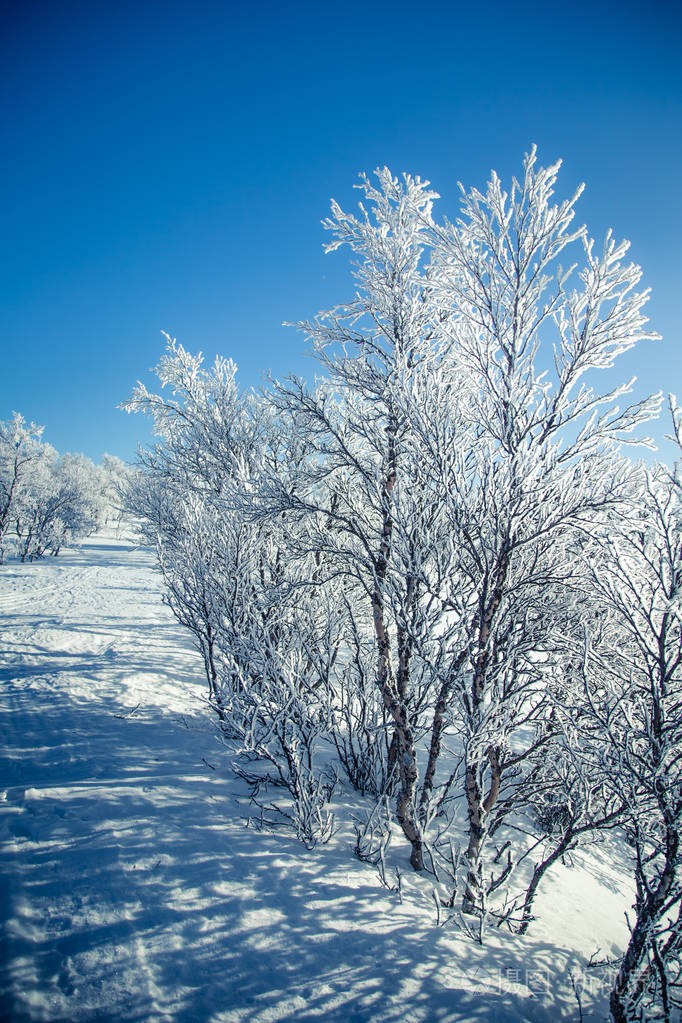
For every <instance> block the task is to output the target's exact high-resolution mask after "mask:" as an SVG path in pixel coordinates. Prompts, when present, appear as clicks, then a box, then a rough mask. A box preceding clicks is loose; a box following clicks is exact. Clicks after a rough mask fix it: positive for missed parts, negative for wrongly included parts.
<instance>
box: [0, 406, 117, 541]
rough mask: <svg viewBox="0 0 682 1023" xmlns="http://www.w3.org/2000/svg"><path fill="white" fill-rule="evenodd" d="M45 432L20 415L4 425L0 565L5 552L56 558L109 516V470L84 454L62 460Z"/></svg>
mask: <svg viewBox="0 0 682 1023" xmlns="http://www.w3.org/2000/svg"><path fill="white" fill-rule="evenodd" d="M42 432H43V427H37V426H35V424H33V423H31V424H30V425H27V424H26V422H25V421H24V419H23V416H20V415H19V414H17V413H15V415H14V417H13V419H12V420H11V421H10V422H6V423H0V561H1V560H2V557H3V555H4V552H5V550H6V549H10V550H11V551H13V552H16V553H17V554H18V555H19V556H20V557H21V560H22V561H26V560H29V561H32V560H33V559H34V558H39V557H42V556H43V554H45V553H50V554H54V555H56V554H58V553H59V551H60V550H61V548H62V547H63V546H64V545H65V544H69V543H72V542H73V541H75V540H77V539H79V538H82V537H85V536H88V535H89V534H91V533H92V532H94V531H95V530H96V529H97V528H98V527H99V526H101V525H102V524H103V523H104V522H105V521H106V518H107V515H108V509H109V500H110V494H109V493H108V491H110V490H111V483H110V474H109V473H108V472H107V470H105V469H102V468H100V467H98V466H95V465H94V464H93V463H92V462H91V461H90V459H88V458H85V456H83V455H72V454H66V455H62V456H61V457H60V456H59V454H58V453H57V451H55V449H54V448H53V447H52V446H51V445H49V444H46V443H45V442H44V441H43V440H42ZM117 461H118V460H117ZM121 465H122V463H121Z"/></svg>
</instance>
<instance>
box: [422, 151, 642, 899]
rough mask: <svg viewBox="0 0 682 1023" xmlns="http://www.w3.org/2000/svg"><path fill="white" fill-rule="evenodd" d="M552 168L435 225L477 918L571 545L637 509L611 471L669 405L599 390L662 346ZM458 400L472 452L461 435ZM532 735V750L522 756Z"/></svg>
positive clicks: (427, 383)
mask: <svg viewBox="0 0 682 1023" xmlns="http://www.w3.org/2000/svg"><path fill="white" fill-rule="evenodd" d="M559 166H560V165H559V164H558V163H557V164H555V165H553V166H551V167H548V168H539V167H537V165H536V153H535V150H534V149H533V150H532V151H531V153H530V154H529V155H528V156H527V158H526V160H525V163H524V173H523V177H522V179H521V181H520V182H517V181H516V180H514V181H513V182H512V186H511V189H510V190H509V191H508V192H507V191H505V190H504V189H503V187H502V184H501V182H500V181H499V179H498V177H497V176H496V175H495V174H493V175H492V178H491V180H490V182H489V184H488V187H487V190H486V191H485V193H481V192H479V191H478V190H476V189H473V190H471V191H469V192H465V191H464V190H462V214H461V217H460V218H459V219H458V220H457V221H456V222H455V223H454V224H450V223H445V224H444V225H438V224H436V223H431V224H430V226H429V235H428V237H429V240H430V242H431V244H432V246H433V249H434V253H435V255H434V270H433V273H432V277H431V282H432V286H433V287H434V288H435V289H436V295H437V305H438V307H439V308H440V309H444V310H448V315H445V316H443V317H442V321H441V324H442V326H441V329H442V330H443V332H444V333H445V335H446V337H447V338H448V340H449V345H448V348H447V350H448V353H449V358H448V361H446V362H445V363H444V366H443V368H444V372H443V373H441V375H440V376H439V377H436V378H434V377H430V378H425V379H424V380H422V381H421V385H420V390H419V393H418V396H417V398H418V400H416V401H415V402H413V409H414V412H413V419H414V420H415V421H416V420H419V421H420V422H421V427H420V430H419V433H420V444H421V446H422V448H427V449H428V450H429V452H430V455H429V458H428V464H429V465H430V467H431V468H432V471H433V473H434V477H433V481H434V482H433V486H434V488H435V489H436V490H437V491H438V493H439V494H440V495H441V500H442V501H443V504H444V509H445V514H446V516H447V521H448V524H449V532H450V534H451V536H452V555H451V558H450V562H451V567H449V568H448V571H447V572H442V573H441V575H440V579H439V586H438V599H439V600H440V601H441V602H442V606H443V609H444V611H446V612H447V613H448V615H450V616H451V617H453V618H454V619H455V620H457V621H458V632H457V636H456V641H455V642H454V643H453V645H452V646H451V650H450V657H449V666H448V668H447V669H446V670H444V671H443V670H441V683H440V686H441V688H440V692H439V700H440V702H441V705H443V706H452V707H453V708H454V710H453V711H452V714H454V718H452V720H454V722H455V724H456V727H457V728H458V729H459V730H460V731H461V734H462V737H463V745H464V794H465V798H466V806H467V818H468V840H467V847H466V856H465V860H466V864H467V879H466V886H465V894H464V900H463V908H464V909H465V911H467V912H473V913H481V912H483V910H484V906H485V900H486V893H487V892H488V891H490V890H491V887H494V886H495V885H496V883H497V882H496V881H495V879H493V878H490V875H489V871H488V867H487V864H486V853H485V848H486V845H487V844H488V843H489V841H490V837H491V829H493V828H497V827H499V823H500V821H499V813H498V812H499V811H500V810H504V812H510V811H511V810H512V808H513V800H512V799H510V797H509V793H508V792H507V794H506V798H505V800H504V801H503V802H501V794H502V793H503V791H504V788H505V784H506V779H509V778H511V777H512V776H513V774H514V773H516V774H518V772H519V769H522V768H523V763H524V760H525V759H526V758H527V757H528V756H529V754H530V753H531V752H532V750H533V749H534V748H535V742H536V741H540V742H544V741H545V739H544V738H543V736H542V727H540V728H539V733H538V732H537V730H536V731H535V732H533V729H532V727H531V728H529V726H539V725H540V724H541V722H542V720H543V719H546V716H547V715H546V709H547V702H546V699H545V693H546V685H547V679H548V678H549V677H551V675H552V674H553V673H556V672H557V671H560V670H561V666H560V663H559V661H558V659H557V656H556V650H557V639H558V633H557V630H556V628H555V625H556V623H557V622H558V621H560V619H561V615H562V609H561V605H562V601H564V600H565V598H566V594H567V593H568V592H569V590H570V584H571V581H572V579H573V577H574V574H575V561H574V559H573V549H572V543H573V542H574V539H575V537H576V536H577V535H579V534H581V533H582V532H585V531H587V532H590V531H592V530H594V529H595V528H596V525H597V523H598V521H599V519H600V516H602V515H603V514H605V513H606V512H607V511H608V510H609V509H612V508H614V507H616V506H618V504H619V502H621V501H624V500H626V499H627V493H628V488H627V471H626V470H623V469H618V468H614V464H613V454H614V452H615V450H616V449H617V447H618V445H619V443H620V442H622V441H623V440H624V439H625V440H628V439H632V434H633V431H634V430H636V428H637V427H638V426H639V425H640V424H642V423H643V422H645V421H646V420H647V419H648V418H651V417H652V416H653V415H655V414H656V411H657V408H658V404H659V399H658V398H653V399H647V400H645V401H643V402H641V403H637V404H633V405H630V406H626V407H625V408H624V409H621V407H620V405H621V402H622V400H623V398H624V397H625V396H626V395H627V394H628V392H629V390H630V388H631V385H632V381H631V382H630V383H629V384H624V385H623V386H619V387H616V388H615V389H613V390H609V391H603V390H599V389H598V388H597V387H596V386H595V373H596V372H597V371H599V370H605V369H610V368H611V367H612V366H613V365H614V363H615V362H616V360H617V359H618V358H619V356H621V355H622V354H624V353H625V352H627V351H628V350H629V349H630V348H632V346H633V345H635V344H636V343H637V342H639V341H641V340H643V339H646V338H652V337H655V336H656V335H654V334H653V333H652V332H651V331H649V330H648V329H647V327H646V319H645V317H644V315H643V306H644V304H645V302H646V300H647V292H646V291H637V290H636V288H637V284H638V282H639V280H640V276H641V271H640V269H639V267H637V266H636V265H634V264H632V263H627V262H625V255H626V253H627V248H628V244H627V243H626V242H623V243H616V242H615V241H614V239H613V237H612V236H611V234H610V233H609V234H608V235H607V237H606V240H605V242H604V246H603V248H602V251H601V254H597V251H596V249H595V244H594V242H593V241H592V240H591V239H590V238H589V237H588V235H587V233H586V231H585V229H584V228H577V229H576V228H574V227H573V219H574V208H575V204H576V202H577V200H578V198H579V196H580V193H581V189H579V190H578V191H577V192H576V193H575V195H574V196H573V197H572V198H570V199H568V200H564V201H561V202H558V203H554V201H553V192H554V186H555V183H556V179H557V175H558V171H559ZM462 380H464V381H466V385H465V387H464V388H462V386H461V381H462ZM456 384H457V385H458V386H456ZM458 394H459V395H462V394H463V395H465V396H466V400H465V402H464V403H461V404H460V407H461V409H462V415H464V417H465V418H466V419H467V421H468V424H469V441H468V443H467V446H466V450H465V452H464V453H462V451H461V449H460V448H458V446H457V444H456V439H455V438H454V437H453V436H452V428H451V421H452V420H451V411H450V409H451V405H452V400H453V395H454V396H455V398H456V396H457V395H458ZM420 410H421V416H419V413H420ZM453 565H454V566H455V570H454V571H453V567H452V566H453ZM453 639H454V637H453ZM444 720H445V719H443V721H441V722H439V723H438V726H437V729H436V731H442V729H443V727H444ZM529 732H533V734H534V735H536V736H537V735H539V738H537V739H534V740H533V741H532V742H531V744H530V745H528V740H527V739H526V740H524V738H523V735H524V734H526V735H528V734H529ZM435 738H436V736H435V733H434V740H435Z"/></svg>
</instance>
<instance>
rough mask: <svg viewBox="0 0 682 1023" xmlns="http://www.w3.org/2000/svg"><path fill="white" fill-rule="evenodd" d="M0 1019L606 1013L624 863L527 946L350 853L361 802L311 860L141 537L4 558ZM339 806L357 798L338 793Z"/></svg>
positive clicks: (583, 879)
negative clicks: (220, 731) (220, 715)
mask: <svg viewBox="0 0 682 1023" xmlns="http://www.w3.org/2000/svg"><path fill="white" fill-rule="evenodd" d="M0 637H1V638H0V647H1V648H0V711H1V713H2V718H1V720H2V732H1V736H2V749H1V751H0V843H1V844H0V871H1V874H2V882H1V883H2V891H1V895H0V900H1V902H0V915H1V925H2V930H3V934H2V938H3V953H2V964H1V969H2V976H1V978H0V981H1V988H2V989H1V990H0V1018H1V1019H2V1020H8V1021H10V1020H11V1021H12V1023H21V1021H28V1020H31V1021H38V1020H49V1021H55V1023H56V1021H59V1023H67V1021H68V1023H77V1021H86V1020H87V1021H92V1023H94V1021H108V1020H111V1021H117V1020H125V1021H131V1023H132V1021H135V1023H141V1021H152V1020H153V1021H162V1020H163V1021H165V1020H174V1021H175V1020H177V1021H182V1023H265V1021H274V1020H287V1019H292V1020H302V1021H311V1020H324V1021H326V1020H331V1021H339V1023H341V1021H344V1023H345V1021H355V1023H362V1021H367V1023H369V1021H377V1023H388V1021H396V1023H397V1021H404V1023H418V1021H419V1023H431V1021H434V1023H435V1021H438V1023H441V1021H442V1023H445V1021H453V1023H454V1021H461V1023H464V1021H477V1020H490V1021H505V1023H511V1021H523V1020H527V1021H536V1023H541V1021H542V1023H550V1021H552V1023H553V1021H556V1020H563V1019H566V1020H576V1021H577V1020H578V1019H579V1007H578V1000H577V998H576V995H575V992H574V990H573V985H574V983H575V986H576V987H577V988H578V990H579V991H580V999H581V1004H582V1018H583V1019H584V1020H590V1019H591V1020H601V1019H604V1018H605V1016H606V1012H607V1000H606V992H607V990H608V980H609V977H608V973H607V975H606V976H604V974H603V972H602V973H598V972H595V971H594V970H589V969H586V961H587V960H588V959H589V957H590V955H591V954H592V953H593V952H596V951H597V949H599V950H600V951H599V956H600V957H604V956H609V955H612V954H614V953H615V952H617V951H618V950H619V949H620V948H622V947H623V944H624V942H625V940H626V925H625V920H624V910H625V909H627V908H628V903H629V902H630V899H629V897H628V891H629V885H628V883H627V878H626V875H625V872H626V867H625V866H624V865H623V864H619V863H618V862H617V861H616V860H615V859H614V858H613V857H611V856H607V855H606V853H605V850H604V848H602V850H601V851H599V850H595V851H593V852H592V853H591V854H590V855H589V856H583V857H582V858H581V859H580V860H579V861H576V863H575V865H574V866H573V868H572V869H565V868H561V869H559V870H557V871H556V872H555V874H554V875H552V876H551V877H550V879H549V880H548V883H547V886H546V888H545V891H544V893H543V894H542V896H541V897H540V898H539V899H538V903H537V911H538V921H537V923H536V925H535V929H534V931H533V932H532V933H531V934H529V935H528V936H527V937H526V938H523V939H522V938H519V937H516V936H513V935H509V934H506V933H505V934H500V933H498V932H492V933H490V934H489V936H488V939H487V941H486V944H485V945H484V946H483V947H480V946H478V945H476V944H475V943H473V942H472V941H471V940H470V939H468V938H467V937H465V936H464V935H463V934H462V933H461V931H458V930H457V928H456V927H455V926H454V925H453V924H450V925H447V926H444V927H438V926H437V925H436V913H435V905H434V902H433V898H432V889H431V885H430V882H429V880H428V879H423V878H421V879H420V878H416V877H415V876H414V875H413V874H410V871H409V866H408V864H407V854H406V848H405V847H401V846H400V845H399V844H397V843H394V844H393V846H391V847H390V849H389V871H388V875H389V878H390V877H391V876H392V875H391V871H392V870H393V868H394V867H395V866H396V865H397V866H400V867H401V869H402V870H403V871H404V880H403V892H402V901H401V900H400V899H399V897H398V894H397V893H396V892H394V891H389V890H387V889H386V888H385V887H382V886H381V884H380V882H379V878H378V875H377V872H376V870H375V869H374V868H373V867H371V866H370V865H368V864H364V863H360V862H359V861H358V860H356V859H355V858H354V857H353V854H352V839H353V833H352V829H351V828H350V826H349V824H348V822H347V820H345V818H347V813H344V807H343V806H341V805H340V806H339V807H338V808H337V809H338V811H339V813H338V817H339V821H340V826H339V829H338V831H337V833H336V834H335V835H334V837H333V839H332V841H331V842H330V843H329V844H328V845H326V846H323V847H320V848H317V849H315V850H313V851H312V852H307V851H306V850H305V849H303V848H302V847H301V846H300V845H299V844H298V843H297V842H296V841H295V839H294V838H293V837H292V836H291V835H290V834H288V833H286V832H279V833H271V832H270V833H268V832H260V831H258V830H257V829H256V828H254V827H253V826H252V825H249V826H247V822H248V819H249V805H248V801H247V800H246V798H245V793H244V790H243V785H242V784H241V783H239V782H237V781H236V780H235V779H234V778H233V777H232V776H231V772H230V758H229V755H228V753H227V751H226V750H225V749H223V748H222V747H221V746H220V745H219V744H218V742H217V740H216V736H215V732H214V729H213V725H212V723H211V720H210V716H209V715H208V713H207V711H206V709H205V705H204V703H203V693H204V687H203V682H202V665H201V662H200V659H199V656H198V655H197V654H196V653H195V652H194V651H193V649H192V647H191V644H190V642H189V640H188V638H187V637H186V635H185V633H184V632H183V631H182V630H181V629H180V628H179V627H178V626H177V625H176V624H175V622H174V620H173V619H172V617H171V615H170V612H169V611H168V609H167V608H166V607H165V606H164V605H163V604H162V602H161V590H160V580H159V578H158V576H157V575H156V573H155V571H154V569H153V563H152V558H151V555H150V554H149V553H148V552H146V551H144V550H141V549H138V548H137V546H136V542H135V540H134V539H133V538H131V537H130V536H125V535H122V536H116V535H100V536H98V537H96V538H93V539H91V540H89V541H88V542H87V543H84V544H83V546H82V547H81V548H80V549H79V550H75V551H65V552H64V553H63V554H62V555H60V557H59V558H58V559H50V560H46V561H43V562H37V563H34V564H31V565H20V564H16V563H12V564H9V565H4V566H2V567H0ZM337 798H338V800H339V803H343V802H344V800H346V801H349V800H351V799H352V798H353V797H352V795H351V794H350V793H348V792H345V793H344V792H343V791H340V792H339V794H338V796H337Z"/></svg>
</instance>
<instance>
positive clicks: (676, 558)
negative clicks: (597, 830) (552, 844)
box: [577, 406, 682, 1023]
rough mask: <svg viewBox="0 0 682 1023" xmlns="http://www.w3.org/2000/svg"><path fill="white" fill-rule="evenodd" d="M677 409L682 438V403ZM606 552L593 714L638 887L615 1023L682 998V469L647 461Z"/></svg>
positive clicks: (589, 651)
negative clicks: (621, 805) (649, 465)
mask: <svg viewBox="0 0 682 1023" xmlns="http://www.w3.org/2000/svg"><path fill="white" fill-rule="evenodd" d="M673 419H674V425H675V432H676V438H677V441H678V444H679V443H680V441H682V422H681V417H680V413H679V411H677V410H676V409H675V407H674V406H673ZM600 553H601V557H600V558H599V559H595V560H594V561H593V566H592V572H593V584H594V588H595V591H596V593H597V594H598V596H599V599H600V601H601V604H602V608H603V620H602V623H601V624H600V626H599V628H598V629H597V628H595V627H592V628H590V627H589V626H586V628H585V641H584V642H585V654H584V667H583V674H584V698H585V699H584V705H585V707H586V708H587V713H585V715H584V718H585V721H586V723H587V724H588V725H589V726H590V727H591V728H594V727H595V725H596V726H597V727H598V729H599V731H600V735H601V743H600V745H599V746H598V747H592V752H593V757H592V762H591V763H590V764H589V769H590V772H591V775H592V777H596V778H602V779H603V780H604V782H605V784H606V785H608V786H609V788H610V789H611V792H612V793H613V794H614V795H616V796H617V798H620V799H623V800H624V802H625V805H626V807H627V817H626V825H625V827H626V834H627V836H628V840H629V843H630V845H631V847H632V850H633V854H634V864H635V866H634V879H635V890H636V902H635V906H634V910H635V918H634V921H633V922H632V923H631V935H630V941H629V944H628V947H627V949H626V951H625V954H624V956H623V959H622V962H621V965H620V969H619V971H618V975H617V977H616V980H615V983H614V987H613V990H612V993H611V1013H612V1016H613V1019H614V1021H615V1023H625V1021H626V1020H631V1019H640V1018H646V1019H659V1018H660V1019H665V1020H669V1019H671V1018H673V1012H674V1011H675V1012H678V1013H679V1011H680V1009H681V1008H682V959H681V954H682V912H681V903H682V875H681V874H680V856H681V840H682V480H681V478H680V474H679V468H678V469H677V470H675V472H673V473H671V472H670V471H669V470H668V469H666V468H665V467H663V466H657V467H655V468H653V469H648V470H642V472H641V489H640V494H639V500H638V501H637V502H636V503H633V505H632V507H631V509H630V511H629V513H628V514H627V515H626V516H620V517H619V520H618V522H617V523H614V524H613V528H612V529H611V531H610V532H609V533H608V534H604V535H603V536H602V537H601V552H600ZM578 731H579V732H580V733H582V731H584V729H579V730H578ZM577 738H578V741H579V743H580V738H581V736H580V734H579V735H578V737H577ZM578 748H580V749H581V755H582V756H585V748H584V747H583V746H582V745H580V746H579V747H578ZM589 748H590V747H588V749H589Z"/></svg>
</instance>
